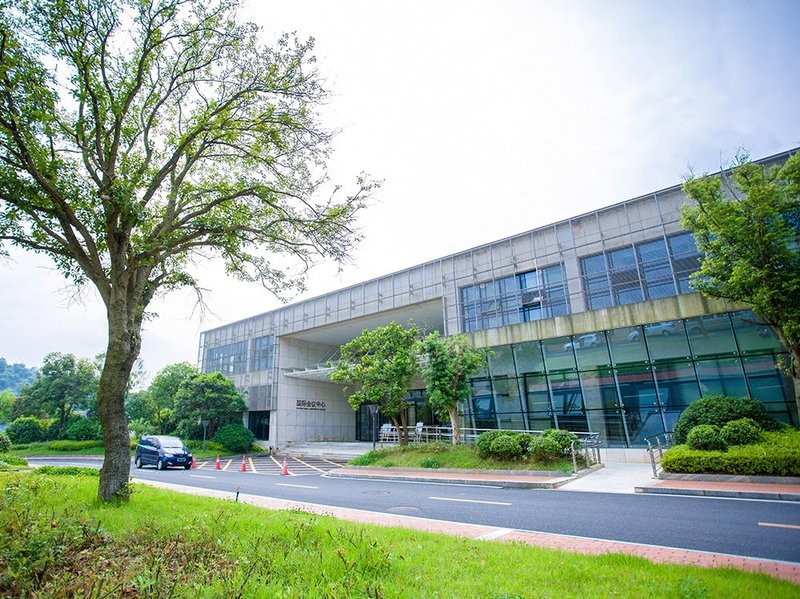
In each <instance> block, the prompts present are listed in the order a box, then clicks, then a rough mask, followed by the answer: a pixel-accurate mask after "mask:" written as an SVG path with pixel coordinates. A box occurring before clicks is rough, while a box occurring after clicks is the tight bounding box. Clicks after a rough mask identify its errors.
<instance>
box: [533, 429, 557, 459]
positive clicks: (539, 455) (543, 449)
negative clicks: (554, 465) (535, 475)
mask: <svg viewBox="0 0 800 599" xmlns="http://www.w3.org/2000/svg"><path fill="white" fill-rule="evenodd" d="M561 454H562V451H561V446H560V445H559V443H558V441H557V440H556V439H554V438H553V437H552V436H545V435H544V434H542V435H539V436H536V437H534V438H533V441H532V442H531V444H530V446H529V447H528V455H530V456H531V457H532V458H533V459H534V460H536V461H537V462H547V461H549V460H554V459H557V458H559V457H560V456H561Z"/></svg>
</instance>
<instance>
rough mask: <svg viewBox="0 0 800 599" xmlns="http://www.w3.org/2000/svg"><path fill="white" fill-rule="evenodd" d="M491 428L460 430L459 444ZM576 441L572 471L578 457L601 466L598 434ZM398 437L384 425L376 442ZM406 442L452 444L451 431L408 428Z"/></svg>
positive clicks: (469, 442)
mask: <svg viewBox="0 0 800 599" xmlns="http://www.w3.org/2000/svg"><path fill="white" fill-rule="evenodd" d="M496 430H498V429H493V428H462V429H460V433H461V439H460V442H461V443H462V444H464V445H474V444H475V441H476V440H477V439H478V437H479V436H480V434H481V433H485V432H488V431H496ZM502 430H503V432H506V433H526V434H529V435H541V434H542V433H543V432H544V431H543V430H541V431H526V430H516V429H502ZM574 434H575V435H576V436H577V437H578V441H577V442H575V441H573V442H572V443H571V447H570V453H571V456H572V467H573V471H575V472H577V471H578V456H579V455H580V456H583V459H584V462H585V464H586V467H587V468H588V467H589V466H593V465H595V464H601V463H602V459H601V456H600V433H584V432H575V433H574ZM398 439H399V436H398V434H397V429H396V428H395V427H394V426H391V425H386V424H384V425H383V426H382V427H381V428H380V431H379V433H378V442H379V443H380V444H381V445H383V444H385V443H388V444H395V443H397V442H398ZM408 441H409V443H433V442H437V441H439V442H445V443H452V441H453V429H452V428H451V427H449V426H421V427H420V426H417V427H411V426H409V427H408Z"/></svg>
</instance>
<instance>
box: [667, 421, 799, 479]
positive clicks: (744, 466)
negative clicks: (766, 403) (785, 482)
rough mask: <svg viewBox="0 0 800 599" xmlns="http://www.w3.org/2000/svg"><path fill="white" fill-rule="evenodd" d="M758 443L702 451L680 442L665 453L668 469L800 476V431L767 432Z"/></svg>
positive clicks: (688, 471) (670, 470)
mask: <svg viewBox="0 0 800 599" xmlns="http://www.w3.org/2000/svg"><path fill="white" fill-rule="evenodd" d="M764 437H765V441H764V442H763V443H759V444H758V445H737V446H734V447H731V448H729V449H728V451H700V450H694V449H690V448H689V447H688V446H686V445H676V446H675V447H673V448H671V449H670V450H669V451H667V452H666V453H665V454H664V458H663V459H662V460H661V467H662V468H663V469H664V471H666V472H681V473H687V474H739V475H751V476H800V432H797V431H793V432H789V433H766V434H765V435H764Z"/></svg>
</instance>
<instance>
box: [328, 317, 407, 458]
mask: <svg viewBox="0 0 800 599" xmlns="http://www.w3.org/2000/svg"><path fill="white" fill-rule="evenodd" d="M418 338H419V329H417V328H416V327H413V326H412V327H409V328H403V327H402V326H400V325H399V324H397V323H396V322H392V323H390V324H388V325H386V326H383V327H378V328H376V329H366V330H364V331H363V332H362V333H361V334H360V335H359V336H358V337H356V338H355V339H353V340H352V341H349V342H347V343H345V344H344V345H343V346H342V347H341V354H342V356H341V360H340V361H339V363H338V364H337V365H336V369H335V370H334V371H333V372H332V373H331V375H330V376H331V380H333V381H336V382H344V383H351V384H353V387H352V388H349V389H347V391H348V392H349V393H350V395H349V396H348V400H347V401H348V403H349V404H350V407H352V408H353V410H358V408H359V407H360V406H361V404H364V403H373V404H377V405H378V406H379V407H378V411H379V412H380V413H381V414H383V415H384V416H387V417H388V418H391V419H392V422H394V424H395V426H396V427H397V431H398V435H399V440H400V444H401V445H405V444H407V443H408V415H407V414H406V411H407V410H406V408H407V405H406V401H405V398H406V397H407V396H408V394H409V392H410V390H411V382H412V380H413V379H414V376H415V375H416V374H417V373H418V372H419V365H418V361H417V352H416V343H417V339H418Z"/></svg>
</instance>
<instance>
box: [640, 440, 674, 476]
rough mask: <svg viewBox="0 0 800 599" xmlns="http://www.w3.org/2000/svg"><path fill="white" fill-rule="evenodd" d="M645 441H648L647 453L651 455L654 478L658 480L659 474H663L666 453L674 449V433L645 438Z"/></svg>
mask: <svg viewBox="0 0 800 599" xmlns="http://www.w3.org/2000/svg"><path fill="white" fill-rule="evenodd" d="M662 439H663V441H662ZM644 440H645V441H647V452H648V453H649V454H650V465H651V466H652V467H653V478H658V473H659V472H661V460H662V458H663V457H664V451H666V450H667V449H669V448H670V447H672V442H673V433H672V431H669V432H666V433H659V434H658V435H653V436H652V437H645V439H644Z"/></svg>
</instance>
